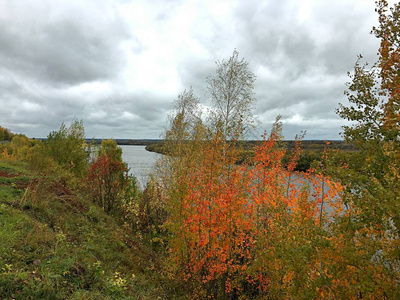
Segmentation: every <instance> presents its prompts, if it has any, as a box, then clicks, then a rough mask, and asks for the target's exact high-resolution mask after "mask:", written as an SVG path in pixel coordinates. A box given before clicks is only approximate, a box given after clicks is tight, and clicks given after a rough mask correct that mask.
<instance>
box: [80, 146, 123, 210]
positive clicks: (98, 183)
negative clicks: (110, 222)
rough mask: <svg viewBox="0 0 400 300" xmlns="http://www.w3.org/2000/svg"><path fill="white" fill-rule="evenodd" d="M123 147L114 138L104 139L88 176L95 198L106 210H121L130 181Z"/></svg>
mask: <svg viewBox="0 0 400 300" xmlns="http://www.w3.org/2000/svg"><path fill="white" fill-rule="evenodd" d="M121 155H122V149H121V148H120V147H118V146H117V143H116V142H115V141H114V140H107V141H105V140H103V141H102V143H101V146H100V148H99V150H98V153H97V156H96V157H95V158H94V160H93V162H92V164H91V166H90V169H89V174H88V176H87V180H88V185H89V189H90V190H91V193H92V196H93V200H94V202H96V203H97V204H98V205H99V206H100V207H101V208H102V209H103V210H104V211H105V212H108V213H110V212H112V211H118V210H121V209H122V207H123V204H124V203H123V201H122V199H123V197H122V196H123V193H124V191H125V188H126V186H127V183H128V178H127V174H126V173H127V167H126V164H125V163H124V162H123V161H122V156H121Z"/></svg>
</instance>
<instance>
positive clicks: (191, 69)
mask: <svg viewBox="0 0 400 300" xmlns="http://www.w3.org/2000/svg"><path fill="white" fill-rule="evenodd" d="M377 23H378V16H377V13H375V4H374V1H373V0H335V1H333V0H301V1H300V0H279V1H278V0H265V1H262V0H246V1H244V0H242V1H239V0H238V1H234V0H227V1H221V0H210V1H209V0H203V1H201V0H198V1H189V0H188V1H184V0H181V1H179V0H176V1H175V0H143V1H140V0H137V1H136V0H133V1H130V0H93V1H92V0H86V1H82V0H66V1H64V0H57V1H54V0H0V126H2V127H5V128H8V129H10V130H11V131H12V132H14V133H22V134H25V135H27V136H28V137H31V138H33V137H36V138H40V137H46V136H47V135H48V134H49V132H51V131H54V130H58V128H59V127H60V125H61V123H62V122H64V123H65V124H66V125H68V124H70V122H71V121H72V120H74V119H78V120H83V123H84V126H85V130H86V137H87V138H127V139H142V138H149V139H158V138H160V137H161V136H162V133H163V132H164V131H165V129H166V126H167V116H168V114H169V113H170V111H171V108H172V101H173V100H174V99H176V98H177V96H178V94H179V93H180V92H182V91H183V90H184V89H189V88H190V87H193V89H194V92H195V94H196V95H197V96H199V97H200V99H201V103H202V105H203V106H204V107H207V106H209V105H210V102H209V96H208V95H207V78H209V77H210V76H213V75H214V74H215V72H216V61H222V60H227V59H229V57H230V56H231V55H232V53H233V51H234V50H235V49H236V50H237V51H238V52H239V57H240V58H244V60H245V61H247V62H248V63H249V69H250V70H251V71H252V72H253V73H254V74H255V75H256V76H257V79H256V81H255V87H254V93H255V96H256V98H257V102H256V104H255V109H254V110H253V114H254V116H255V117H257V118H258V119H259V121H260V124H259V125H258V127H257V130H256V131H255V132H254V134H253V137H252V138H255V139H257V138H259V137H260V134H261V133H262V132H264V130H267V131H269V130H270V129H271V124H272V123H273V121H274V120H275V117H276V116H277V115H282V122H283V133H284V137H285V139H294V137H295V135H296V134H298V133H300V132H301V131H306V132H307V134H306V139H319V140H328V139H329V140H332V139H341V138H342V137H341V135H340V132H341V131H342V129H341V126H343V125H344V124H345V121H344V120H342V119H340V118H339V117H338V116H337V115H336V113H335V109H336V108H338V104H339V103H343V104H347V103H348V102H347V99H346V97H345V95H344V91H345V89H346V82H348V81H349V78H348V76H347V72H348V71H352V69H353V67H354V64H355V62H356V60H357V55H359V54H362V55H363V57H364V61H368V62H370V63H373V62H375V61H376V59H377V55H376V54H377V51H378V47H379V40H378V39H377V38H375V37H374V36H373V35H371V34H370V31H371V29H372V26H374V25H375V26H376V25H378V24H377Z"/></svg>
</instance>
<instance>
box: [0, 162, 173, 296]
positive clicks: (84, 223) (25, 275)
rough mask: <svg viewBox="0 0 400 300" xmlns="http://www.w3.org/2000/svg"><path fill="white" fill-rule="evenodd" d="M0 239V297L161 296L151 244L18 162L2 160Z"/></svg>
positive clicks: (69, 190) (77, 194) (78, 194)
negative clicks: (145, 244)
mask: <svg viewBox="0 0 400 300" xmlns="http://www.w3.org/2000/svg"><path fill="white" fill-rule="evenodd" d="M0 236H1V240H2V242H1V243H0V298H1V299H116V298H126V299H156V298H157V297H162V298H164V297H165V294H164V293H165V291H164V290H163V286H164V287H165V286H166V285H165V283H163V278H162V277H161V275H159V274H160V272H154V270H155V269H160V267H159V266H158V264H159V261H158V260H157V257H156V256H155V255H153V252H152V250H151V249H150V247H146V246H144V243H138V242H137V241H135V240H134V239H133V238H132V235H128V234H127V232H125V231H124V229H123V228H122V227H121V226H120V224H118V223H117V222H116V221H115V218H113V217H112V216H109V215H107V214H105V213H104V212H103V211H101V210H100V209H99V208H98V207H97V206H96V205H94V204H93V203H92V202H90V201H89V199H86V197H85V192H84V191H83V190H79V189H73V188H71V187H69V186H67V185H66V184H65V183H62V182H61V181H60V180H58V179H57V178H49V177H42V176H40V175H37V174H33V173H32V172H30V171H29V170H28V169H27V165H26V164H25V163H23V162H19V161H7V160H1V161H0ZM158 257H160V253H158Z"/></svg>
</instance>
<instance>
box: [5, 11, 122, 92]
mask: <svg viewBox="0 0 400 300" xmlns="http://www.w3.org/2000/svg"><path fill="white" fill-rule="evenodd" d="M33 13H35V12H33ZM41 13H43V12H41ZM79 17H81V18H79ZM126 38H127V29H126V28H125V25H124V24H123V22H121V21H119V20H116V19H115V20H113V19H111V20H105V21H103V20H97V19H96V18H91V17H90V13H89V12H87V13H86V14H84V16H78V17H77V16H75V15H74V14H71V15H68V14H67V12H66V14H65V16H64V17H63V18H60V19H57V20H55V21H54V20H51V19H50V18H49V17H48V16H47V15H38V16H36V18H34V19H33V20H31V21H30V22H23V21H21V20H19V19H18V18H16V20H14V21H13V22H9V21H6V20H2V21H1V22H0V41H1V45H2V46H1V47H0V62H1V64H2V66H3V67H5V68H8V69H10V70H13V72H15V73H17V74H21V75H24V76H28V77H29V78H31V79H35V80H39V81H40V82H42V83H43V82H46V84H53V85H54V84H58V85H74V84H79V83H83V82H88V81H94V80H99V79H106V78H112V77H113V76H115V75H116V74H117V72H118V71H119V69H120V67H121V65H122V64H123V55H122V52H121V51H120V50H119V48H118V44H119V42H120V41H122V40H124V39H126Z"/></svg>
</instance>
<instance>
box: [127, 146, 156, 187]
mask: <svg viewBox="0 0 400 300" xmlns="http://www.w3.org/2000/svg"><path fill="white" fill-rule="evenodd" d="M119 147H121V149H122V160H123V161H124V162H126V163H127V164H128V168H130V170H129V174H131V175H134V176H136V178H137V179H138V180H139V182H140V184H141V186H142V188H143V187H144V186H145V185H146V182H147V179H148V175H149V173H150V172H151V171H152V170H153V166H154V163H155V162H156V159H157V158H158V157H160V154H157V153H154V152H149V151H146V149H145V146H126V145H120V146H119Z"/></svg>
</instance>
